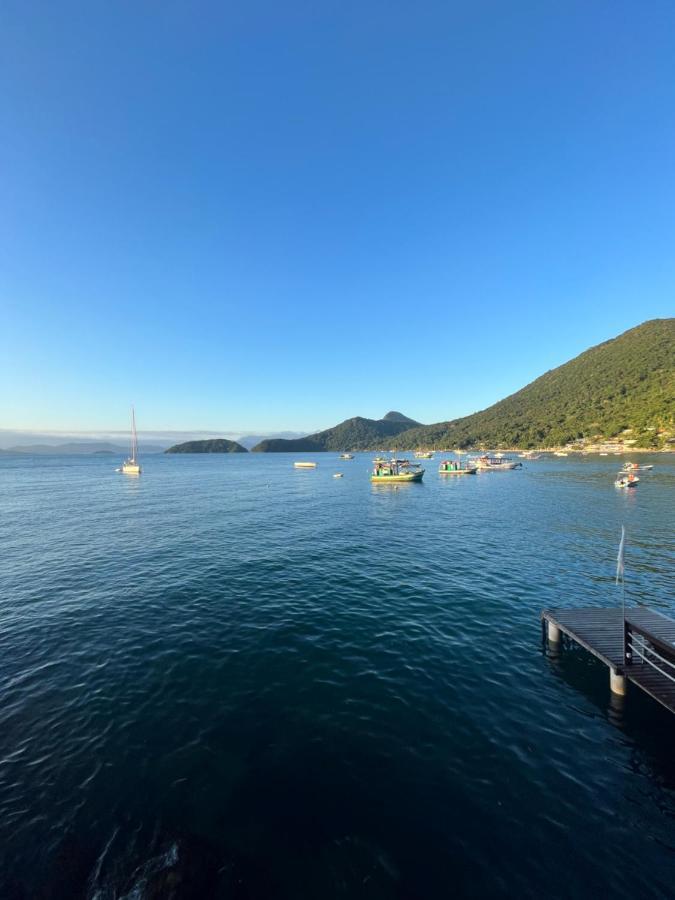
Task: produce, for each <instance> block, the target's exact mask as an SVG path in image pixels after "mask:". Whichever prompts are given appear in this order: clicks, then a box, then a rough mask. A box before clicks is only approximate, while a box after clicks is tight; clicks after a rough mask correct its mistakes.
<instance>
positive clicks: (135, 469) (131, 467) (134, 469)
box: [122, 463, 141, 475]
mask: <svg viewBox="0 0 675 900" xmlns="http://www.w3.org/2000/svg"><path fill="white" fill-rule="evenodd" d="M122 474H123V475H140V474H141V467H140V466H139V464H138V463H124V464H123V465H122Z"/></svg>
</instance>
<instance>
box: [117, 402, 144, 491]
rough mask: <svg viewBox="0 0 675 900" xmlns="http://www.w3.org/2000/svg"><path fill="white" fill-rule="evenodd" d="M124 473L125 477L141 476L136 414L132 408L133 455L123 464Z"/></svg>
mask: <svg viewBox="0 0 675 900" xmlns="http://www.w3.org/2000/svg"><path fill="white" fill-rule="evenodd" d="M122 472H123V473H124V474H125V475H140V474H141V464H140V463H139V461H138V438H137V437H136V413H135V412H134V408H133V406H132V407H131V455H130V456H129V459H125V460H124V462H123V463H122Z"/></svg>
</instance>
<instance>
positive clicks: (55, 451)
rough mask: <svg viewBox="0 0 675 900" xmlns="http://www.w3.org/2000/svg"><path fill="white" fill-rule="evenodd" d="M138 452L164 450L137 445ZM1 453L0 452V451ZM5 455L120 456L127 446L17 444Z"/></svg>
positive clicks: (86, 442)
mask: <svg viewBox="0 0 675 900" xmlns="http://www.w3.org/2000/svg"><path fill="white" fill-rule="evenodd" d="M138 449H139V452H141V453H161V452H162V450H163V449H164V448H163V447H160V446H158V445H156V444H139V448H138ZM0 452H2V451H0ZM4 452H5V453H30V454H35V453H39V454H42V455H59V456H60V455H66V456H71V455H83V454H92V453H97V454H100V453H105V454H109V453H110V454H122V455H124V454H125V453H127V454H128V453H129V446H128V445H127V446H122V445H121V444H111V443H110V442H108V441H81V442H74V441H71V442H67V443H64V444H19V445H17V446H15V447H8V448H7V449H6V450H5V451H4Z"/></svg>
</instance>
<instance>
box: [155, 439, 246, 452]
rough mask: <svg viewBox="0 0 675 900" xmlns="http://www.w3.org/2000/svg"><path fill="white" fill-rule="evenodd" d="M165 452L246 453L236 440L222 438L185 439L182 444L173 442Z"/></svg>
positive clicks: (244, 448)
mask: <svg viewBox="0 0 675 900" xmlns="http://www.w3.org/2000/svg"><path fill="white" fill-rule="evenodd" d="M164 452H165V453H248V450H247V449H246V447H242V446H241V444H238V443H237V442H236V441H226V440H225V439H224V438H214V439H212V440H209V441H185V442H184V443H183V444H174V445H173V447H169V449H168V450H165V451H164Z"/></svg>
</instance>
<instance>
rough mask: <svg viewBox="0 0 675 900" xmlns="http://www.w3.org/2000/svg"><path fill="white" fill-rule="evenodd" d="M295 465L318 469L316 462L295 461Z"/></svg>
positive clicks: (302, 467) (299, 467) (301, 467)
mask: <svg viewBox="0 0 675 900" xmlns="http://www.w3.org/2000/svg"><path fill="white" fill-rule="evenodd" d="M293 467H294V468H295V469H316V463H315V462H309V461H302V462H294V463H293Z"/></svg>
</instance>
